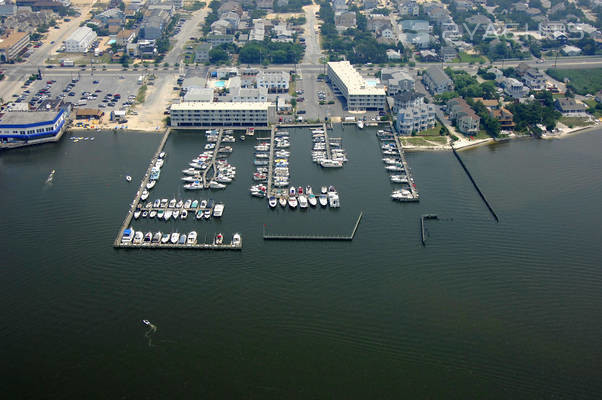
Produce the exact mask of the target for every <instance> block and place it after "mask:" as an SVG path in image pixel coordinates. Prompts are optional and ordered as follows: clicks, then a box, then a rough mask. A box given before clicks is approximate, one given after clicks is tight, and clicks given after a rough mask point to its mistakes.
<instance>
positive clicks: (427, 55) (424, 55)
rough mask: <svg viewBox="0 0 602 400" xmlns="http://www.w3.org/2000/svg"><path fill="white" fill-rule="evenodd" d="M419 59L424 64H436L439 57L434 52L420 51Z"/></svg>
mask: <svg viewBox="0 0 602 400" xmlns="http://www.w3.org/2000/svg"><path fill="white" fill-rule="evenodd" d="M418 54H419V56H420V59H421V60H422V61H424V62H437V61H440V60H439V56H438V55H437V53H435V51H434V50H420V51H419V52H418Z"/></svg>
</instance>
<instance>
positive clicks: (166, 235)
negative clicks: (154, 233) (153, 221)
mask: <svg viewBox="0 0 602 400" xmlns="http://www.w3.org/2000/svg"><path fill="white" fill-rule="evenodd" d="M167 242H169V233H164V234H163V236H162V237H161V243H163V244H165V243H167Z"/></svg>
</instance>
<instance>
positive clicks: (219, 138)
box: [203, 129, 224, 189]
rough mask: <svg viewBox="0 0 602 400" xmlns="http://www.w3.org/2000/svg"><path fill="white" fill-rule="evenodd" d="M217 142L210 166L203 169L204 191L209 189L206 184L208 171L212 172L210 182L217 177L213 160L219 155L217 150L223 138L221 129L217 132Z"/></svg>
mask: <svg viewBox="0 0 602 400" xmlns="http://www.w3.org/2000/svg"><path fill="white" fill-rule="evenodd" d="M217 131H218V133H217V142H215V148H214V149H213V158H212V159H211V165H210V166H209V167H208V168H205V170H204V171H203V186H204V187H205V189H209V183H207V174H208V173H209V170H210V169H211V170H213V176H212V177H211V179H210V180H213V179H215V176H216V175H217V168H216V167H215V160H216V159H217V153H219V148H220V145H221V144H222V138H223V137H224V130H223V129H218V130H217Z"/></svg>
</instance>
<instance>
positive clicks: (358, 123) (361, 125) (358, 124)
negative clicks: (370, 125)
mask: <svg viewBox="0 0 602 400" xmlns="http://www.w3.org/2000/svg"><path fill="white" fill-rule="evenodd" d="M357 127H358V128H360V129H364V121H362V120H361V119H360V120H358V121H357Z"/></svg>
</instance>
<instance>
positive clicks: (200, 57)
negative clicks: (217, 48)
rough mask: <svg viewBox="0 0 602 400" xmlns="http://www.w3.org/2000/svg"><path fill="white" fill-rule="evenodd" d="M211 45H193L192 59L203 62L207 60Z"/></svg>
mask: <svg viewBox="0 0 602 400" xmlns="http://www.w3.org/2000/svg"><path fill="white" fill-rule="evenodd" d="M212 48H213V46H211V43H199V44H197V45H196V46H195V47H194V61H195V62H201V63H205V62H208V61H209V51H211V49H212Z"/></svg>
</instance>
